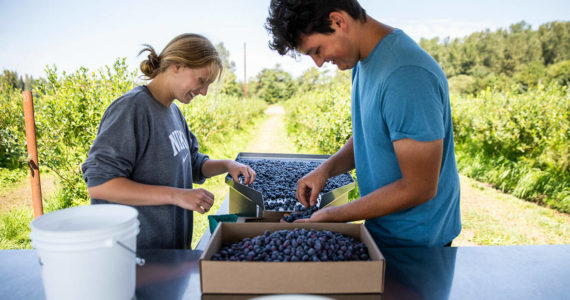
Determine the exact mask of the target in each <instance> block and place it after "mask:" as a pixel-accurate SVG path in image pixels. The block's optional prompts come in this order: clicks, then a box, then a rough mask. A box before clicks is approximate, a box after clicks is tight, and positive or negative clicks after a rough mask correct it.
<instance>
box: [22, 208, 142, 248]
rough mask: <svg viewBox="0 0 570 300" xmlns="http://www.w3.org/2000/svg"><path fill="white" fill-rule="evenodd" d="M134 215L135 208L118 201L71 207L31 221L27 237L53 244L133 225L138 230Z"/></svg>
mask: <svg viewBox="0 0 570 300" xmlns="http://www.w3.org/2000/svg"><path fill="white" fill-rule="evenodd" d="M137 217H138V211H137V210H136V209H134V208H132V207H130V206H125V205H119V204H97V205H87V206H76V207H70V208H65V209H61V210H57V211H54V212H51V213H48V214H45V215H42V216H40V217H38V218H36V219H35V220H33V221H32V222H31V224H30V226H31V228H32V232H31V233H30V237H31V239H32V240H43V241H49V242H52V243H53V242H57V243H66V242H69V243H76V242H78V241H89V240H96V239H105V238H108V237H111V236H116V235H118V234H119V235H120V234H123V233H125V231H131V232H132V230H133V227H136V233H138V223H139V222H138V219H137ZM136 233H135V234H136Z"/></svg>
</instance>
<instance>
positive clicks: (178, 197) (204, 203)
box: [174, 189, 214, 214]
mask: <svg viewBox="0 0 570 300" xmlns="http://www.w3.org/2000/svg"><path fill="white" fill-rule="evenodd" d="M174 197H175V199H174V203H176V205H177V206H180V207H182V208H184V209H189V210H193V211H196V212H199V213H201V214H204V213H206V212H208V211H210V208H211V207H212V205H214V194H212V193H210V192H209V191H207V190H205V189H178V190H177V192H176V193H175V196H174Z"/></svg>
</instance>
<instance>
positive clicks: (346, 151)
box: [319, 137, 355, 178]
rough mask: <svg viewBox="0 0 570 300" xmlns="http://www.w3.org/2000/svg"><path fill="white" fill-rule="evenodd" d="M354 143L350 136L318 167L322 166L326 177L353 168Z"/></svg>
mask: <svg viewBox="0 0 570 300" xmlns="http://www.w3.org/2000/svg"><path fill="white" fill-rule="evenodd" d="M354 166H355V165H354V144H353V142H352V137H350V138H349V139H348V141H347V142H346V144H344V146H342V148H340V150H338V152H337V153H335V154H334V155H333V156H331V157H330V158H329V159H327V160H326V161H325V162H324V163H323V164H322V165H321V166H319V168H322V169H323V170H324V171H325V172H326V174H327V176H328V178H330V177H334V176H337V175H340V174H343V173H346V172H348V171H350V170H352V169H354Z"/></svg>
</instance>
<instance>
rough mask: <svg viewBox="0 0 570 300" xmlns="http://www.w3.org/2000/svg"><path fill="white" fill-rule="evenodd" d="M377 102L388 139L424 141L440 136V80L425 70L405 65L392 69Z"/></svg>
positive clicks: (441, 134)
mask: <svg viewBox="0 0 570 300" xmlns="http://www.w3.org/2000/svg"><path fill="white" fill-rule="evenodd" d="M381 105H382V107H381V111H382V114H383V117H384V120H385V121H386V125H387V127H388V130H389V132H390V139H391V140H392V141H396V140H400V139H405V138H410V139H413V140H416V141H420V142H428V141H435V140H438V139H442V138H443V137H444V124H443V99H442V94H441V89H440V83H439V82H438V80H437V78H436V76H435V75H434V74H432V73H431V72H429V71H428V70H426V69H424V68H421V67H417V66H405V67H400V68H398V69H397V70H395V71H394V72H392V74H390V76H389V77H388V78H387V80H386V82H385V87H384V93H383V97H382V101H381Z"/></svg>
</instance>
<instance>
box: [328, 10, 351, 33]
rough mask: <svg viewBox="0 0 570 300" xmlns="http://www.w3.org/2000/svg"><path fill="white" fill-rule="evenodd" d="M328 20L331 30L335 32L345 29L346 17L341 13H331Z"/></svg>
mask: <svg viewBox="0 0 570 300" xmlns="http://www.w3.org/2000/svg"><path fill="white" fill-rule="evenodd" d="M329 19H330V20H331V28H332V29H334V30H335V31H336V30H338V29H341V30H342V29H344V28H346V25H347V24H346V16H345V14H343V13H342V12H338V11H333V12H331V13H330V14H329Z"/></svg>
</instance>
